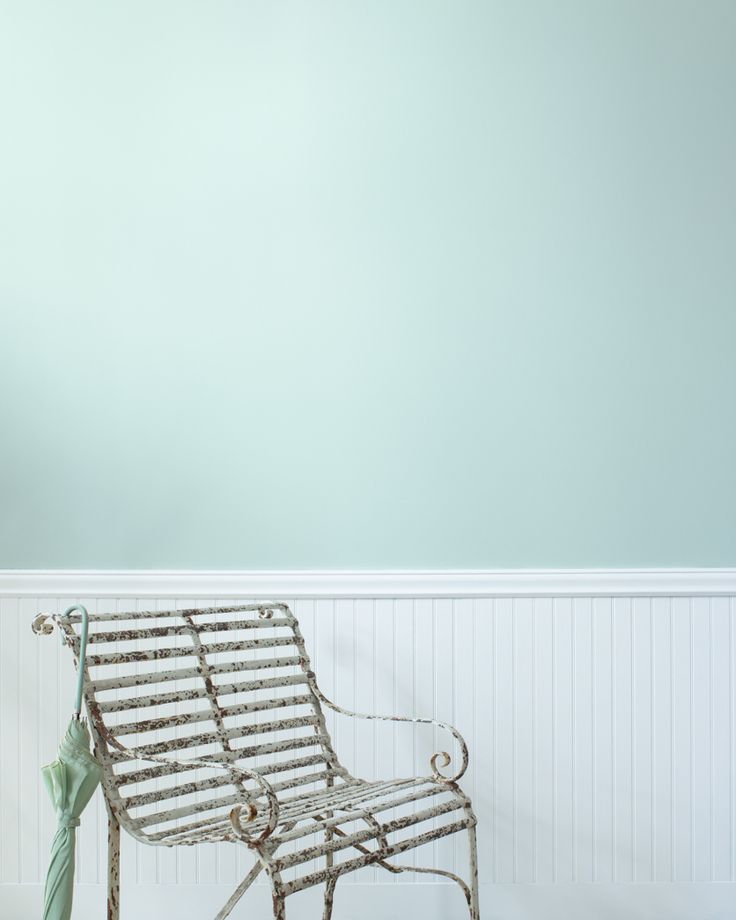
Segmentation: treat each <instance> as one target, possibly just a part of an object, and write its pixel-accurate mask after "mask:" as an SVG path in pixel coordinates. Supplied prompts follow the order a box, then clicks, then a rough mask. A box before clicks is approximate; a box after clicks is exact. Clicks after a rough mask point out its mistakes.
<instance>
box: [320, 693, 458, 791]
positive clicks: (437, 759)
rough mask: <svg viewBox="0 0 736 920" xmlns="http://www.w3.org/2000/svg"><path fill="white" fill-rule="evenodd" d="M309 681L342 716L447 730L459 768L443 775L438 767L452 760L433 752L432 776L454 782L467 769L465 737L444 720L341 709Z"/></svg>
mask: <svg viewBox="0 0 736 920" xmlns="http://www.w3.org/2000/svg"><path fill="white" fill-rule="evenodd" d="M310 682H311V686H312V690H313V691H314V693H315V694H316V696H317V698H318V699H319V700H320V702H322V703H324V705H325V706H327V707H328V708H329V709H332V710H333V711H334V712H339V713H341V714H342V715H344V716H352V718H354V719H372V720H377V721H379V722H413V723H415V724H417V725H436V726H437V727H438V728H442V729H444V730H445V731H446V732H449V733H450V734H451V735H452V737H453V738H454V739H455V740H456V741H457V743H458V744H459V745H460V754H461V757H462V760H461V763H460V769H459V770H458V771H457V772H456V773H454V774H453V775H452V776H445V775H444V773H441V772H440V767H447V766H449V765H450V763H451V762H452V757H451V756H450V754H448V753H447V751H437V752H436V753H435V754H433V755H432V756H431V757H430V760H429V763H430V766H431V768H432V776H433V777H434V779H436V780H438V781H439V782H441V783H456V782H457V781H458V780H459V779H460V778H461V777H462V776H463V774H464V773H465V771H466V770H467V769H468V759H469V756H468V745H467V744H466V743H465V739H464V738H463V736H462V735H461V734H460V732H459V731H458V730H457V729H456V728H454V727H453V726H452V725H448V724H447V723H446V722H440V721H439V720H438V719H422V718H416V717H412V716H377V715H371V714H369V713H365V712H352V711H351V710H350V709H343V708H342V706H338V705H337V703H333V702H332V700H329V699H328V698H327V697H326V696H325V695H324V693H323V692H322V691H321V690H320V689H319V687H318V686H317V682H316V680H315V679H314V676H311V678H310Z"/></svg>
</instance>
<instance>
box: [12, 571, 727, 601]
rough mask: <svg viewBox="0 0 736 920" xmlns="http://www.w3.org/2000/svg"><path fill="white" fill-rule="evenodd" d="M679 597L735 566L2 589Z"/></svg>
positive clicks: (106, 574) (102, 577) (170, 577)
mask: <svg viewBox="0 0 736 920" xmlns="http://www.w3.org/2000/svg"><path fill="white" fill-rule="evenodd" d="M172 594H176V595H177V596H182V595H184V596H203V595H216V596H217V597H253V598H262V597H269V598H271V597H279V596H282V597H290V598H296V597H303V598H308V597H313V598H319V597H352V598H358V597H374V598H376V597H393V598H400V597H415V598H419V597H456V598H460V597H555V596H559V597H575V596H579V597H616V596H620V597H657V596H660V597H662V596H664V597H678V596H698V595H703V594H707V595H711V596H715V595H730V594H736V568H660V569H487V570H485V569H484V570H481V569H467V570H465V569H427V570H398V569H397V570H376V571H368V570H366V571H361V570H354V571H348V570H319V569H304V570H280V571H276V570H273V571H265V570H263V571H259V570H242V571H234V570H221V571H220V570H217V569H137V570H131V569H119V570H116V569H111V570H87V569H0V596H32V597H41V596H55V595H78V596H98V597H99V596H111V597H112V596H114V597H121V596H141V597H151V596H170V595H172Z"/></svg>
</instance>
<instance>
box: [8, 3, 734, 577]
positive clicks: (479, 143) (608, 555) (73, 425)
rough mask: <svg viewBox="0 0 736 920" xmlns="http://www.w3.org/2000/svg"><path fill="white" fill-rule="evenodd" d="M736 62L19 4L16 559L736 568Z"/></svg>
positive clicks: (487, 35)
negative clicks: (735, 354) (734, 419)
mask: <svg viewBox="0 0 736 920" xmlns="http://www.w3.org/2000/svg"><path fill="white" fill-rule="evenodd" d="M735 42H736V5H734V4H733V3H732V2H730V0H725V2H719V0H711V2H709V3H707V4H693V3H689V2H671V0H668V2H655V0H652V2H648V3H641V2H639V0H632V2H607V3H589V2H587V0H580V2H570V0H566V2H561V3H560V2H556V3H552V2H536V3H532V2H518V3H517V2H514V3H511V2H508V3H498V2H478V3H476V2H462V3H446V2H408V0H402V2H398V3H396V2H372V3H357V2H340V3H325V2H317V0H314V2H310V3H308V4H307V3H278V4H274V3H269V2H258V3H256V2H252V3H245V4H242V3H231V2H222V0H221V2H216V3H207V4H201V3H191V2H179V0H177V2H176V3H174V2H159V3H156V4H151V3H142V2H129V3H125V4H109V3H107V4H98V3H89V2H86V3H85V2H73V3H71V4H70V3H66V4H58V3H51V2H33V0H29V2H25V3H21V4H13V5H10V4H6V5H4V8H3V25H2V28H1V29H0V110H1V111H2V131H3V141H2V144H0V166H1V169H0V215H1V218H0V234H1V237H0V260H2V266H1V271H0V303H1V306H2V327H3V331H2V335H1V338H0V349H2V355H1V364H0V373H1V374H2V380H1V381H0V384H1V386H2V402H1V404H0V424H1V426H2V427H1V431H2V451H1V452H0V464H1V465H2V469H1V471H0V472H1V474H2V477H1V480H0V481H1V483H2V485H1V488H2V493H3V494H2V515H1V516H0V567H21V568H22V567H27V568H32V567H144V568H145V567H233V568H248V567H253V568H269V567H270V568H288V567H313V566H322V567H335V568H337V567H352V568H360V567H386V568H390V567H428V568H431V567H507V566H576V567H584V566H629V565H633V566H637V565H641V566H649V565H655V566H656V565H665V566H666V565H733V564H734V562H736V555H735V553H734V541H733V533H734V525H735V524H736V477H734V474H733V468H734V456H735V454H736V428H735V426H734V425H733V424H732V418H731V416H732V414H733V395H734V391H735V389H736V363H734V361H733V343H734V338H735V336H736V304H735V303H734V300H735V297H734V294H735V292H736V257H735V256H736V217H735V215H736V108H734V106H733V87H734V85H736V55H734V53H733V48H734V43H735Z"/></svg>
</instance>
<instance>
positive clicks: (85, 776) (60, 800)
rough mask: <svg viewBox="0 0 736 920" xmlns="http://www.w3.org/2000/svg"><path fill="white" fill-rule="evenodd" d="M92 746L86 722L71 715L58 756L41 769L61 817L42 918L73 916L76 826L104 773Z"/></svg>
mask: <svg viewBox="0 0 736 920" xmlns="http://www.w3.org/2000/svg"><path fill="white" fill-rule="evenodd" d="M89 748H90V738H89V731H88V730H87V725H86V723H85V722H84V721H83V720H81V719H76V718H75V719H72V720H71V722H70V723H69V727H68V728H67V730H66V735H65V737H64V740H63V741H62V743H61V747H60V748H59V756H58V757H57V759H56V760H55V761H54V762H53V763H50V764H48V765H47V766H45V767H43V768H42V769H41V775H42V776H43V781H44V784H45V786H46V788H47V789H48V792H49V795H50V796H51V801H52V802H53V805H54V809H55V810H56V815H57V817H58V819H59V827H58V829H57V831H56V834H55V836H54V841H53V843H52V845H51V861H50V863H49V871H48V874H47V876H46V890H45V893H44V907H43V920H69V918H70V917H71V913H72V895H73V892H74V847H75V844H76V840H75V838H76V828H77V827H79V816H80V815H81V814H82V811H83V810H84V808H85V806H86V805H87V803H88V802H89V800H90V799H91V798H92V794H93V793H94V791H95V789H96V788H97V784H98V783H99V781H100V778H101V776H102V768H101V767H100V765H99V764H98V763H97V761H96V760H95V759H94V757H93V756H92V754H91V753H90V749H89Z"/></svg>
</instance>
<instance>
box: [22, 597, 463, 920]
mask: <svg viewBox="0 0 736 920" xmlns="http://www.w3.org/2000/svg"><path fill="white" fill-rule="evenodd" d="M48 616H49V615H44V614H42V615H40V616H39V617H37V618H36V620H35V621H34V630H35V631H36V632H48V630H49V626H48V625H47V624H44V621H45V620H46V619H47V618H48ZM51 618H52V619H53V620H55V621H56V623H57V625H58V626H59V627H60V629H61V631H62V635H63V638H64V641H65V642H66V644H67V645H68V646H69V647H70V648H71V649H72V650H73V652H74V655H75V659H76V660H77V664H78V656H79V649H80V637H79V624H80V620H81V617H80V616H79V614H70V615H68V616H52V617H51ZM89 625H90V631H89V644H90V651H89V653H88V654H87V656H86V661H84V662H83V666H82V675H83V681H84V697H85V702H86V706H87V712H88V714H89V721H90V728H91V732H92V737H93V739H94V742H95V755H96V757H97V759H98V760H99V762H100V764H101V765H102V767H103V769H104V776H103V780H102V787H103V791H104V795H105V800H106V804H107V810H108V822H109V823H108V827H109V835H108V841H109V847H108V918H109V920H118V918H119V910H120V906H119V905H120V896H119V891H120V827H121V826H122V827H124V828H125V829H126V830H127V831H128V832H129V833H130V834H131V835H132V836H133V837H134V838H135V839H136V840H140V841H141V842H143V843H147V844H154V845H157V846H169V847H171V846H189V845H193V844H199V843H212V842H220V841H232V842H237V843H241V844H244V845H245V846H246V847H248V849H250V850H251V852H252V853H253V855H254V857H255V862H254V865H253V868H252V869H251V871H250V872H249V873H248V875H247V876H246V877H245V878H244V879H243V881H242V882H241V883H240V885H239V886H238V887H237V888H236V890H235V891H234V892H233V894H232V896H231V897H230V899H229V900H228V902H227V903H226V904H225V906H224V907H223V908H222V909H221V910H220V912H219V913H218V914H217V916H216V920H224V918H225V917H227V916H228V915H229V914H230V912H231V911H232V909H233V908H234V907H235V905H236V904H237V903H238V901H239V900H240V898H241V897H242V896H243V894H244V893H245V891H246V890H247V889H248V888H249V887H250V885H251V884H252V883H253V881H254V880H255V879H256V877H257V876H258V875H259V874H260V873H261V872H262V871H264V870H265V872H266V874H267V875H268V878H269V881H270V884H271V888H272V892H273V905H274V917H275V918H276V920H284V917H285V902H286V898H287V897H288V896H289V895H290V894H293V893H294V892H296V891H301V890H302V889H304V888H308V887H310V886H312V885H318V884H321V883H323V882H324V883H325V897H324V913H323V920H329V918H330V917H331V915H332V905H333V896H334V891H335V886H336V884H337V880H338V879H339V878H340V876H342V875H344V874H345V873H348V872H353V871H355V870H357V869H360V868H362V867H364V866H370V865H377V866H380V867H382V868H384V869H386V870H388V871H389V872H393V873H398V872H405V871H412V872H430V873H435V874H437V875H442V876H446V877H448V878H450V879H452V880H453V881H455V882H457V884H458V885H459V886H460V887H461V889H462V891H463V893H464V895H465V898H466V900H467V904H468V908H469V912H470V917H471V920H478V918H479V916H480V915H479V908H478V872H477V849H476V839H475V826H476V818H475V815H474V813H473V809H472V806H471V803H470V799H469V798H468V797H467V795H465V793H463V792H462V790H461V789H460V788H459V786H458V785H457V781H458V780H459V779H460V777H461V776H462V775H463V773H464V772H465V770H466V768H467V764H468V750H467V746H466V744H465V742H464V741H463V739H462V737H461V736H460V734H459V733H458V732H457V731H456V730H455V729H454V728H452V727H451V726H449V725H445V724H444V723H441V722H436V721H435V720H432V719H413V718H401V717H398V716H375V715H363V714H361V713H352V712H349V711H347V710H345V709H343V708H341V707H340V706H337V705H335V704H334V703H332V702H331V701H330V700H328V699H327V698H326V697H325V696H324V694H323V693H322V692H321V690H320V689H319V687H318V686H317V682H316V678H315V675H314V673H313V671H312V670H311V666H310V662H309V658H308V656H307V652H306V649H305V647H304V639H303V638H302V635H301V632H300V630H299V624H298V622H297V620H296V618H295V617H294V616H293V614H292V612H291V610H290V609H289V607H288V606H287V605H286V604H281V603H268V604H247V605H242V606H235V607H211V608H202V609H190V610H168V611H158V610H153V611H133V612H126V613H99V614H92V615H90V617H89ZM162 643H163V644H162ZM162 662H163V666H162V667H160V666H159V665H160V663H162ZM172 687H173V689H169V688H172ZM323 707H328V708H330V709H332V710H334V711H335V712H338V713H342V714H344V715H349V716H353V717H355V718H360V719H387V720H389V721H395V722H416V723H427V724H434V725H437V726H439V727H440V728H442V729H445V730H446V731H447V732H449V733H450V735H451V736H452V737H453V738H454V739H455V740H456V741H457V743H458V745H459V750H460V754H461V763H460V766H459V769H457V770H456V771H455V772H454V774H453V775H451V776H445V775H443V773H442V772H441V770H442V769H443V768H446V767H448V766H449V765H450V763H451V758H450V755H449V754H448V753H446V752H440V753H437V754H434V756H433V757H432V758H431V762H430V773H429V775H427V776H423V777H408V778H403V779H388V780H380V781H378V780H373V781H366V780H363V779H358V778H356V777H354V776H352V775H351V774H350V773H349V772H348V771H347V770H346V769H345V767H343V766H342V765H341V764H340V762H339V760H338V758H337V755H336V753H335V751H334V749H333V746H332V741H331V739H330V736H329V734H328V731H327V727H326V724H325V718H324V713H323ZM139 710H147V711H148V712H152V715H151V716H149V717H146V718H140V716H141V713H140V712H138V711H139ZM131 714H133V715H131ZM144 715H147V713H144ZM133 717H134V718H133ZM184 752H189V753H192V752H195V753H196V754H197V756H196V757H189V756H183V757H181V758H180V757H179V756H178V755H180V754H183V753H184ZM460 831H467V834H468V838H469V849H470V878H469V883H468V884H466V883H465V882H464V881H463V880H462V879H461V878H459V877H458V876H457V875H455V874H453V873H452V872H447V871H444V870H441V869H429V868H426V869H425V868H419V867H415V866H411V865H402V864H397V863H395V862H394V861H393V860H394V857H397V856H400V855H401V854H402V853H405V852H407V851H409V850H412V849H414V848H415V847H418V846H421V845H422V844H425V843H428V842H430V841H433V840H437V839H439V838H441V837H445V836H447V835H449V834H456V833H458V832H460ZM310 863H312V864H313V865H312V866H310V865H309V864H310ZM315 863H316V864H318V867H317V868H314V864H315Z"/></svg>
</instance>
